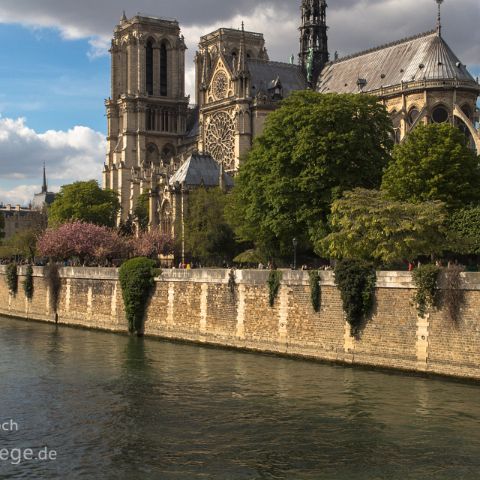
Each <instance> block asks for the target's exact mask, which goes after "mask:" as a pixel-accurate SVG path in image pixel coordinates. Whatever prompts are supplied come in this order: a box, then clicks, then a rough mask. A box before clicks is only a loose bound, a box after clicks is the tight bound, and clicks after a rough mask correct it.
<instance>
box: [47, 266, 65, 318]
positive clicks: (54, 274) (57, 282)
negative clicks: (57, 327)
mask: <svg viewBox="0 0 480 480" xmlns="http://www.w3.org/2000/svg"><path fill="white" fill-rule="evenodd" d="M43 274H44V278H45V283H46V284H47V287H48V291H49V295H50V308H51V309H52V311H53V312H54V313H55V314H56V313H57V310H58V300H59V299H60V289H61V287H62V281H61V279H60V273H59V271H58V266H57V264H56V263H53V262H50V263H49V264H48V265H47V266H46V267H45V270H44V272H43Z"/></svg>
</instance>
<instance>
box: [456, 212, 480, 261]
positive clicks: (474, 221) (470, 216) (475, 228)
mask: <svg viewBox="0 0 480 480" xmlns="http://www.w3.org/2000/svg"><path fill="white" fill-rule="evenodd" d="M449 230H450V233H451V235H452V238H453V239H454V247H455V248H454V250H455V252H456V253H462V254H468V255H480V207H471V208H463V209H460V210H457V211H455V212H453V213H452V215H451V216H450V219H449Z"/></svg>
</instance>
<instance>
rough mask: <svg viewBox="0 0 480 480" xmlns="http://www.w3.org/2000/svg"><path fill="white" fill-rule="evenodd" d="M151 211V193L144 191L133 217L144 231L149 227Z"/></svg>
mask: <svg viewBox="0 0 480 480" xmlns="http://www.w3.org/2000/svg"><path fill="white" fill-rule="evenodd" d="M149 212H150V194H149V193H148V192H144V193H142V194H141V195H140V196H139V197H138V200H137V205H136V206H135V208H134V210H133V218H134V219H135V222H136V223H137V225H138V228H139V230H140V231H142V232H144V231H146V230H147V228H148V222H149Z"/></svg>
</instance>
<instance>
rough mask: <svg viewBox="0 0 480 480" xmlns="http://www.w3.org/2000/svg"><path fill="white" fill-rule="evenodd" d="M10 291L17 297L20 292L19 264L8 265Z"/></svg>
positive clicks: (7, 279) (7, 277) (7, 274)
mask: <svg viewBox="0 0 480 480" xmlns="http://www.w3.org/2000/svg"><path fill="white" fill-rule="evenodd" d="M5 279H6V281H7V287H8V291H9V292H10V293H11V294H12V295H13V296H15V295H16V294H17V292H18V272H17V264H16V263H9V264H8V265H7V272H6V277H5Z"/></svg>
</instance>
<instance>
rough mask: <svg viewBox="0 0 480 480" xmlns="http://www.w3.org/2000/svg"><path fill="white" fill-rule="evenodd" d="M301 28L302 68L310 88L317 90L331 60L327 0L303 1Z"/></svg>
mask: <svg viewBox="0 0 480 480" xmlns="http://www.w3.org/2000/svg"><path fill="white" fill-rule="evenodd" d="M301 11H302V24H301V26H300V53H299V61H300V66H301V67H302V70H303V72H304V74H305V77H306V79H307V82H308V85H309V86H310V88H315V86H316V84H317V80H318V77H319V76H320V73H321V71H322V70H323V67H324V66H325V64H326V63H327V62H328V60H329V54H328V38H327V30H328V27H327V2H326V0H302V7H301Z"/></svg>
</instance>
